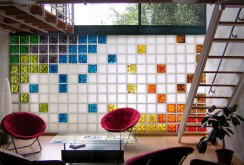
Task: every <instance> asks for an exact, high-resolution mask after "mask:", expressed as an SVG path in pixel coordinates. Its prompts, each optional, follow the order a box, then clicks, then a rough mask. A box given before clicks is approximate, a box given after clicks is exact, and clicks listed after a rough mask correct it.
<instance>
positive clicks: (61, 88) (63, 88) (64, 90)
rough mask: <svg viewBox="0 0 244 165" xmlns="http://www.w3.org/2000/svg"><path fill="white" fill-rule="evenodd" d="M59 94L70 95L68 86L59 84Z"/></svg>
mask: <svg viewBox="0 0 244 165" xmlns="http://www.w3.org/2000/svg"><path fill="white" fill-rule="evenodd" d="M59 93H68V84H59Z"/></svg>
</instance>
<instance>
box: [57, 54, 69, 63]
mask: <svg viewBox="0 0 244 165" xmlns="http://www.w3.org/2000/svg"><path fill="white" fill-rule="evenodd" d="M67 62H68V57H67V55H59V63H67Z"/></svg>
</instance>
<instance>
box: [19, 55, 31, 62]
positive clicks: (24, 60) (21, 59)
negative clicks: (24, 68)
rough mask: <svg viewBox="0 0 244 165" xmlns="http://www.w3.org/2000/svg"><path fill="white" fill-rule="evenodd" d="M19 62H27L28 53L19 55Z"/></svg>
mask: <svg viewBox="0 0 244 165" xmlns="http://www.w3.org/2000/svg"><path fill="white" fill-rule="evenodd" d="M20 63H29V56H28V55H21V56H20Z"/></svg>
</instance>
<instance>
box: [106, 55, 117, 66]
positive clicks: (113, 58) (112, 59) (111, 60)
mask: <svg viewBox="0 0 244 165" xmlns="http://www.w3.org/2000/svg"><path fill="white" fill-rule="evenodd" d="M108 63H109V64H115V63H117V56H116V55H115V54H109V55H108Z"/></svg>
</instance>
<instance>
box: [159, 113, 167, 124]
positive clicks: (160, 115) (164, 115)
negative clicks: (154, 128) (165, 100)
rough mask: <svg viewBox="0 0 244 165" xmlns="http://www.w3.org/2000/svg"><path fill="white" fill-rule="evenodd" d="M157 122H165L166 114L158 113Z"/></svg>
mask: <svg viewBox="0 0 244 165" xmlns="http://www.w3.org/2000/svg"><path fill="white" fill-rule="evenodd" d="M157 118H158V123H165V122H166V114H158V115H157Z"/></svg>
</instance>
